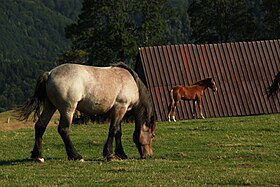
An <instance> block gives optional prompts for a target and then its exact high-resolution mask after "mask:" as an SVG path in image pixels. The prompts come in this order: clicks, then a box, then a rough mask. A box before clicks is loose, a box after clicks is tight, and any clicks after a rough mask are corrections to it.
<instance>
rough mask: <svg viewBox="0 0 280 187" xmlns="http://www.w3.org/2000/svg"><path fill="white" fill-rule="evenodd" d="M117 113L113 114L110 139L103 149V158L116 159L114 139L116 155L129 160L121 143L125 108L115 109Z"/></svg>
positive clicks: (109, 133)
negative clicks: (114, 146) (114, 145)
mask: <svg viewBox="0 0 280 187" xmlns="http://www.w3.org/2000/svg"><path fill="white" fill-rule="evenodd" d="M115 111H117V112H114V113H113V114H112V117H111V123H110V128H109V132H108V138H107V141H106V143H105V145H104V148H103V156H104V158H106V159H107V160H112V159H113V158H114V155H113V141H114V138H115V140H116V148H115V154H116V155H117V156H118V157H119V158H121V159H126V158H127V156H126V154H125V152H124V150H123V146H122V143H121V137H122V129H121V120H122V118H123V116H124V115H125V112H126V109H125V108H121V109H115Z"/></svg>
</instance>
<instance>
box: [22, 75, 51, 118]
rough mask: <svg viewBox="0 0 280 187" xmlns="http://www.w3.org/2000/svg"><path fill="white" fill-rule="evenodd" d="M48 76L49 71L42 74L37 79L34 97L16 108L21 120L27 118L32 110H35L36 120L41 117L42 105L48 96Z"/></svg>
mask: <svg viewBox="0 0 280 187" xmlns="http://www.w3.org/2000/svg"><path fill="white" fill-rule="evenodd" d="M48 76H49V72H45V73H43V74H41V75H40V76H39V77H38V79H37V83H36V87H35V91H34V95H33V97H32V98H31V99H29V100H28V101H26V102H25V103H24V104H23V105H21V106H19V107H18V108H16V112H18V119H19V120H27V119H28V118H29V116H30V115H31V114H32V112H34V116H33V119H34V120H35V119H36V118H39V116H40V113H41V106H42V104H43V102H44V100H45V99H46V98H47V94H46V81H47V79H48Z"/></svg>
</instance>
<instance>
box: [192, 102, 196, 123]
mask: <svg viewBox="0 0 280 187" xmlns="http://www.w3.org/2000/svg"><path fill="white" fill-rule="evenodd" d="M195 116H196V100H193V111H192V117H193V119H195Z"/></svg>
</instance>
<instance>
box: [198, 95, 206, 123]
mask: <svg viewBox="0 0 280 187" xmlns="http://www.w3.org/2000/svg"><path fill="white" fill-rule="evenodd" d="M197 104H198V112H199V115H200V117H201V118H202V119H205V117H204V116H203V114H202V102H201V99H198V100H197Z"/></svg>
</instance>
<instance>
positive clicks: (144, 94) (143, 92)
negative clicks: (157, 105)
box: [112, 62, 153, 124]
mask: <svg viewBox="0 0 280 187" xmlns="http://www.w3.org/2000/svg"><path fill="white" fill-rule="evenodd" d="M112 67H120V68H123V69H126V70H127V71H129V72H130V74H131V75H132V76H133V78H134V80H135V82H136V84H137V86H138V89H139V97H140V98H139V102H138V104H137V105H136V106H135V107H134V108H133V109H132V112H133V113H134V116H135V120H137V121H138V122H139V123H140V124H143V122H144V121H145V120H150V119H151V117H152V115H153V110H152V105H151V103H152V102H151V97H150V94H149V92H148V89H147V87H146V85H145V84H144V83H143V82H142V80H141V79H140V78H139V76H138V74H137V73H136V72H135V71H134V70H132V69H131V68H130V67H128V66H127V65H126V64H124V63H122V62H120V63H117V64H113V65H112ZM147 124H149V123H147Z"/></svg>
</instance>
